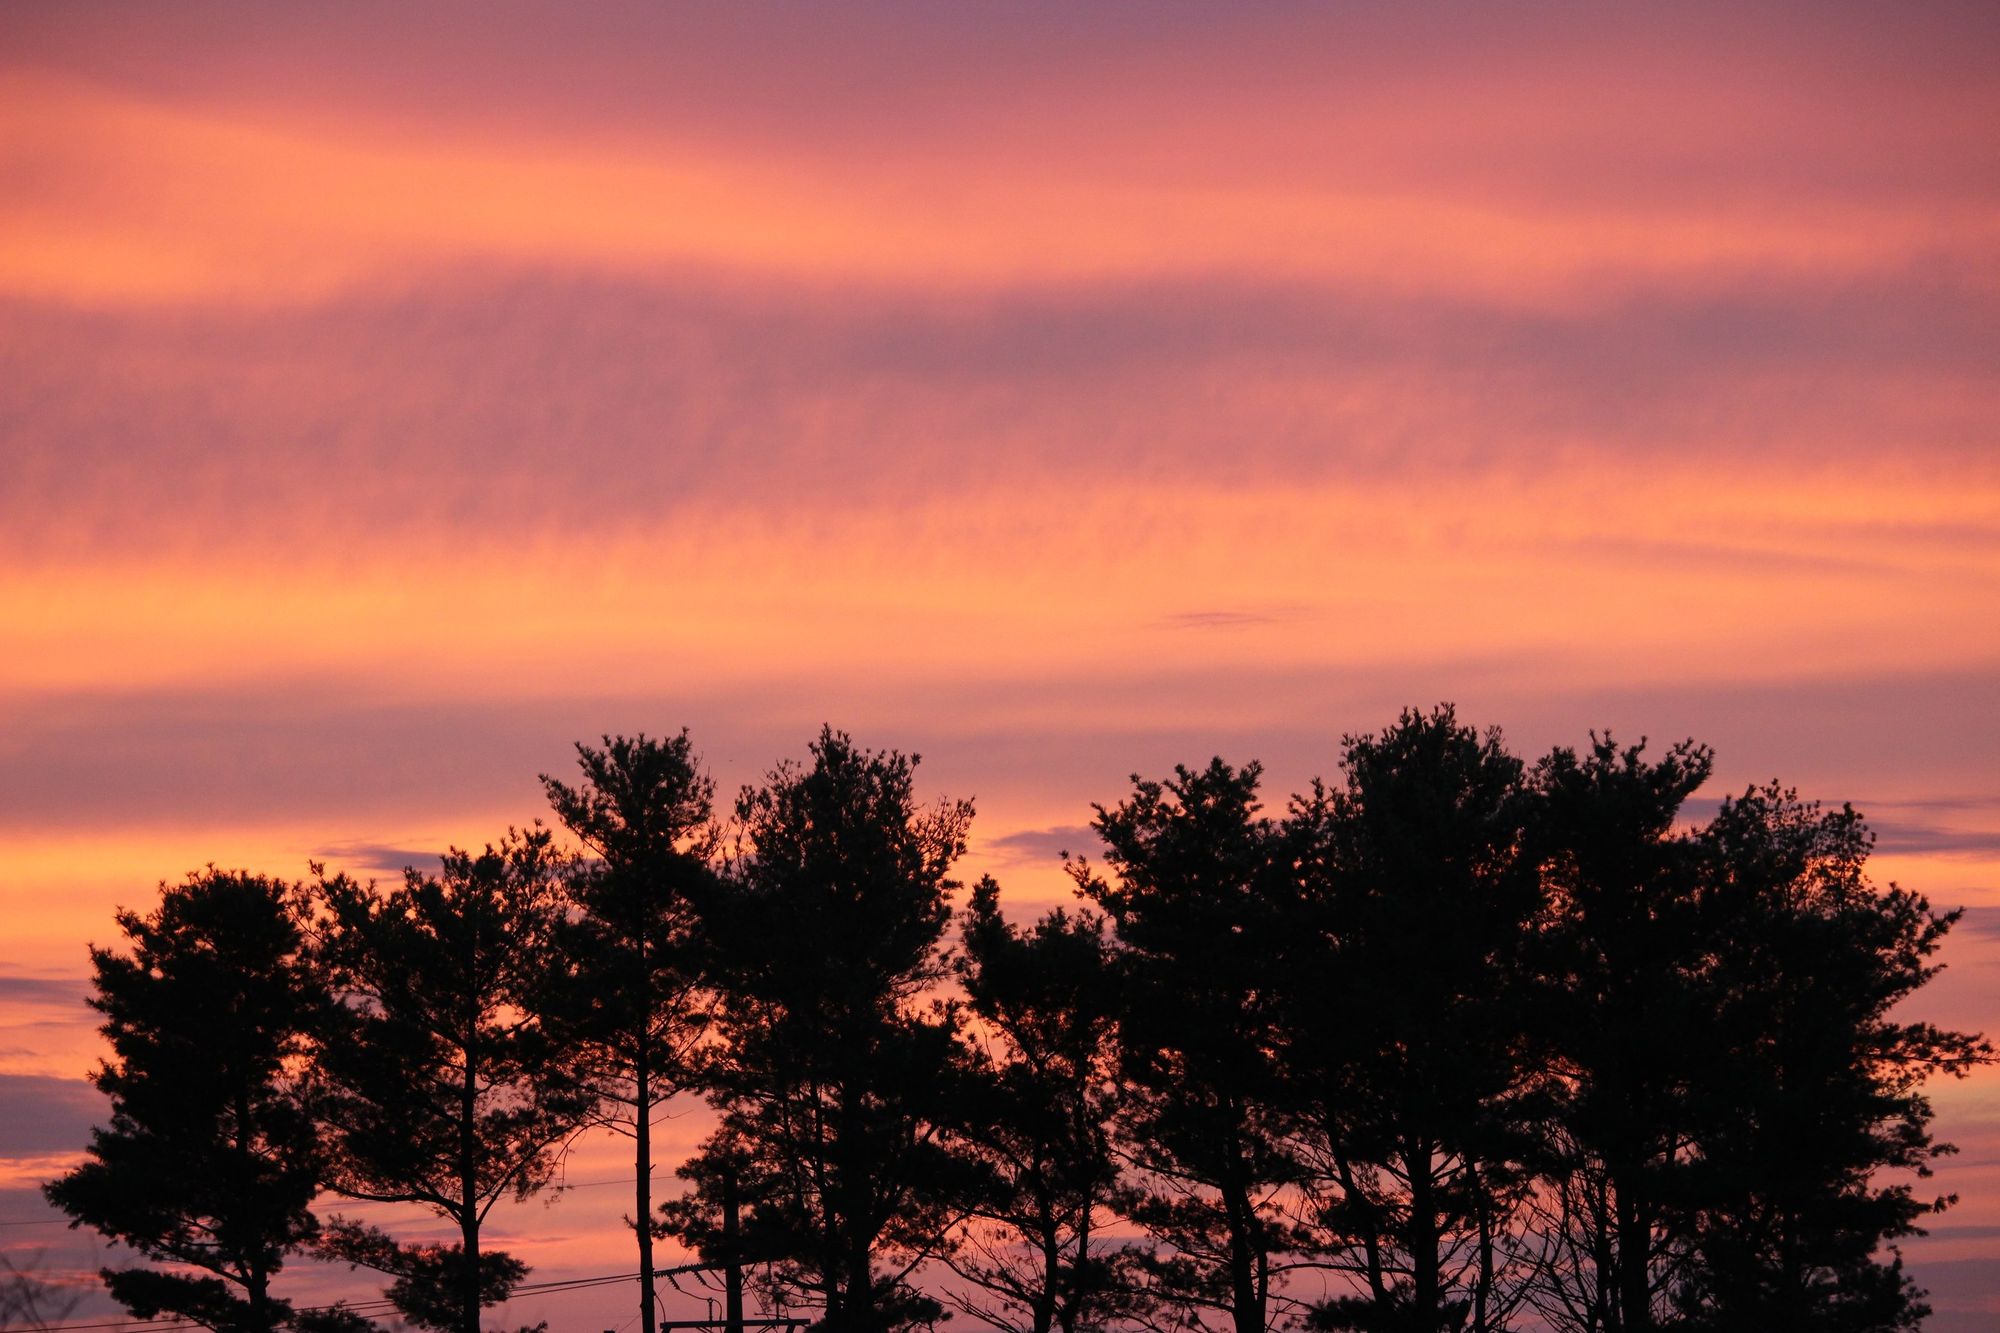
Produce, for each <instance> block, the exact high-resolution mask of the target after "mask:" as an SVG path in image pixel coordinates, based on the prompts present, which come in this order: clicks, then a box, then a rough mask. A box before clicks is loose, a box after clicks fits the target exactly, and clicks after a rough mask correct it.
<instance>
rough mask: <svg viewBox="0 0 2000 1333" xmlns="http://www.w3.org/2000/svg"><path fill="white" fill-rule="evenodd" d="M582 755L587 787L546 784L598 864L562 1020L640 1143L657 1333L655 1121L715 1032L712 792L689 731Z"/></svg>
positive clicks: (583, 749) (639, 1201) (642, 1300)
mask: <svg viewBox="0 0 2000 1333" xmlns="http://www.w3.org/2000/svg"><path fill="white" fill-rule="evenodd" d="M576 749H577V762H578V766H579V767H580V768H581V769H582V771H583V783H582V785H580V786H577V787H570V786H566V785H565V784H563V783H561V782H558V781H557V780H555V779H554V778H550V777H543V779H542V786H543V788H544V789H545V790H546V791H547V793H548V797H549V804H550V805H551V806H552V807H553V808H554V810H555V812H556V816H557V817H558V818H559V819H561V820H562V822H563V824H564V826H565V827H567V828H568V829H569V830H570V832H572V833H574V834H575V835H576V836H577V838H578V839H580V840H581V841H582V842H583V844H584V846H585V847H587V848H588V849H589V850H590V851H591V852H593V853H595V855H596V857H597V859H596V861H595V862H580V863H579V864H578V866H577V867H576V871H575V873H574V874H572V876H571V877H570V897H571V899H572V901H573V902H574V903H575V904H576V906H577V907H578V908H579V909H580V912H579V913H578V914H577V915H576V916H575V917H573V918H572V919H569V920H566V921H564V922H563V923H562V928H561V931H560V938H561V943H562V951H563V953H564V955H565V956H566V957H567V958H568V959H569V960H570V965H571V968H572V973H573V975H572V978H571V984H570V985H569V987H568V988H567V994H568V995H569V996H570V997H571V999H572V1000H573V1001H574V1002H573V1003H571V1004H569V1005H567V1006H565V1008H566V1013H565V1021H566V1023H567V1024H568V1027H569V1036H570V1040H571V1041H572V1042H573V1043H574V1044H575V1047H576V1049H575V1050H574V1052H573V1054H572V1058H573V1059H574V1060H576V1062H577V1064H578V1067H579V1069H580V1070H581V1071H582V1072H583V1073H585V1074H586V1076H588V1077H589V1078H590V1079H591V1080H592V1082H593V1083H594V1085H595V1086H596V1088H597V1090H598V1092H599V1093H600V1095H601V1096H602V1097H603V1098H604V1100H605V1102H606V1104H607V1105H609V1106H611V1107H613V1108H616V1111H615V1113H614V1114H613V1115H611V1116H609V1117H607V1123H610V1124H612V1125H613V1126H614V1127H619V1128H622V1129H623V1130H625V1131H626V1132H629V1133H630V1134H631V1136H632V1139H633V1185H634V1200H633V1213H632V1219H631V1221H632V1225H633V1227H634V1229H635V1230H636V1231H637V1233H638V1239H639V1312H640V1313H639V1317H640V1321H641V1327H642V1329H643V1333H654V1327H655V1320H656V1318H657V1315H656V1313H655V1296H654V1293H653V1230H654V1227H655V1222H654V1218H653V1189H652V1175H653V1152H652V1130H653V1120H654V1117H655V1115H656V1114H657V1113H658V1109H659V1108H660V1107H661V1106H662V1105H664V1104H665V1103H666V1102H667V1101H668V1099H670V1098H671V1097H672V1096H673V1095H674V1094H675V1093H677V1092H679V1091H681V1090H682V1088H683V1086H684V1084H685V1082H686V1066H687V1059H688V1055H689V1053H690V1051H691V1049H692V1046H693V1043H694V1042H695V1040H696V1039H697V1038H698V1037H699V1035H700V1034H701V1032H702V1031H703V1030H704V1027H705V1022H704V1020H705V1018H706V1014H705V1012H704V1009H703V1006H702V1004H701V1001H700V991H699V981H700V959H699V957H698V939H697V930H698V925H699V917H698V909H699V905H700V903H701V902H702V901H703V899H704V898H705V897H706V896H708V885H709V883H710V881H711V880H712V879H713V872H712V871H711V869H710V859H711V856H712V853H713V849H714V832H713V829H712V827H711V823H710V820H711V814H712V807H713V801H714V795H715V784H714V783H713V782H712V781H710V780H709V779H708V778H707V777H706V776H705V775H703V773H702V771H701V766H700V764H699V762H698V761H697V760H696V758H695V755H694V749H693V746H692V744H691V742H690V741H689V740H688V736H687V733H686V732H685V731H683V732H682V733H681V734H680V735H679V736H677V737H674V738H673V739H671V740H667V741H658V740H650V739H648V738H647V737H645V736H638V737H635V738H632V739H627V738H625V737H623V736H620V737H616V738H613V737H610V736H607V737H605V738H604V748H603V749H602V750H594V749H591V748H590V747H588V746H585V745H578V746H577V747H576Z"/></svg>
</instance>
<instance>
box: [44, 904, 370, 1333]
mask: <svg viewBox="0 0 2000 1333" xmlns="http://www.w3.org/2000/svg"><path fill="white" fill-rule="evenodd" d="M117 921H118V927H119V929H120V930H121V931H123V932H124V934H125V937H126V941H127V943H128V945H129V950H128V951H127V952H116V951H113V950H111V949H101V948H98V949H92V950H91V954H90V958H91V965H92V968H93V969H94V971H95V974H96V988H97V989H96V994H95V995H94V996H93V997H92V999H91V1002H90V1003H91V1006H92V1007H93V1008H94V1009H96V1010H97V1011H98V1012H99V1013H101V1014H103V1015H104V1026H103V1029H102V1030H103V1033H104V1036H105V1039H106V1040H107V1041H108V1042H109V1043H110V1046H111V1057H110V1059H108V1060H106V1061H105V1062H104V1064H103V1065H102V1066H100V1067H99V1069H98V1071H97V1074H96V1077H95V1080H94V1081H95V1082H96V1084H97V1086H98V1088H99V1089H100V1090H101V1091H103V1092H104V1093H105V1094H106V1095H107V1096H108V1097H109V1098H110V1099H111V1123H110V1125H109V1126H108V1127H106V1128H102V1129H97V1130H93V1131H92V1133H91V1143H90V1149H89V1155H88V1157H87V1158H86V1160H85V1161H84V1162H83V1163H82V1164H81V1165H80V1166H77V1167H76V1168H74V1169H73V1170H71V1171H70V1172H68V1173H67V1174H66V1175H64V1176H62V1177H61V1178H59V1179H57V1180H54V1181H52V1182H50V1183H49V1184H48V1185H47V1186H46V1187H45V1192H46V1193H47V1195H48V1198H49V1201H50V1202H51V1203H53V1204H54V1205H55V1206H56V1207H58V1208H60V1209H62V1210H63V1211H64V1212H66V1213H68V1214H69V1215H70V1217H71V1218H73V1219H75V1221H74V1223H73V1225H75V1224H82V1225H87V1226H90V1227H92V1228H94V1229H96V1230H97V1231H99V1232H101V1233H103V1234H104V1235H106V1236H109V1237H111V1238H112V1239H113V1240H116V1241H118V1242H119V1243H121V1244H123V1245H126V1246H128V1247H130V1248H131V1249H133V1250H135V1251H137V1252H138V1253H139V1254H141V1255H144V1256H145V1257H146V1258H148V1259H151V1260H153V1261H154V1262H155V1263H158V1264H165V1265H169V1267H165V1268H119V1269H107V1270H106V1271H105V1273H104V1280H105V1284H106V1285H107V1286H108V1287H109V1288H110V1290H111V1294H112V1296H113V1297H114V1298H116V1299H117V1301H118V1302H119V1304H121V1305H123V1306H124V1307H125V1308H126V1309H127V1310H129V1311H131V1312H132V1314H133V1315H135V1316H136V1317H138V1318H141V1319H153V1318H159V1317H169V1318H175V1319H186V1320H189V1321H191V1322H193V1323H195V1324H199V1325H200V1326H201V1327H203V1328H210V1329H215V1330H218V1333H268V1330H271V1329H275V1328H278V1327H280V1326H282V1325H284V1324H286V1323H287V1322H288V1321H289V1320H290V1318H291V1314H292V1312H291V1306H290V1304H289V1303H288V1302H286V1301H285V1300H283V1299H281V1298H280V1297H278V1296H276V1295H274V1294H273V1293H272V1291H271V1280H272V1278H273V1277H274V1276H275V1275H276V1274H277V1272H278V1270H279V1269H280V1268H281V1267H282V1266H283V1264H284V1261H285V1258H286V1256H287V1255H289V1254H290V1253H292V1252H293V1251H295V1250H297V1249H298V1248H299V1247H301V1246H303V1245H305V1244H307V1243H309V1242H311V1241H312V1240H313V1239H314V1237H315V1236H316V1235H317V1233H318V1229H319V1228H318V1224H317V1222H316V1220H315V1219H314V1217H313V1214H312V1212H311V1210H310V1204H311V1203H312V1200H313V1197H314V1194H315V1193H316V1191H317V1189H318V1182H319V1176H320V1169H321V1159H320V1152H319V1144H318V1135H317V1133H316V1130H315V1127H314V1125H313V1121H312V1118H311V1117H310V1115H309V1114H308V1113H307V1112H306V1110H305V1108H304V1107H303V1106H302V1105H301V1103H300V1100H299V1098H298V1097H297V1095H296V1088H295V1085H294V1077H293V1076H294V1074H295V1072H296V1069H297V1066H298V1063H299V1061H300V1060H301V1059H302V1058H303V1056H304V1055H305V1053H306V1051H307V1050H308V1049H309V1047H310V1045H311V1043H312V1041H313V1039H314V1037H315V1036H316V1035H317V1034H318V1033H319V1032H320V1031H321V1030H322V1028H323V1026H324V1024H325V1022H326V1019H327V1017H328V1015H329V1012H330V1010H331V1004H330V1001H329V999H328V996H327V991H326V987H325V985H324V984H323V982H322V980H321V978H320V976H319V974H318V973H317V972H316V971H315V969H314V967H313V965H312V963H311V961H310V958H309V956H308V953H307V950H306V940H305V936H304V934H303V932H302V929H301V913H300V898H299V892H298V890H297V889H296V888H295V887H294V886H292V885H288V884H285V883H284V882H282V881H279V880H272V879H266V878H263V877H262V876H257V875H250V874H246V873H242V872H231V871H219V870H216V869H215V868H214V867H212V866H211V867H210V868H209V869H207V870H205V871H201V872H199V873H197V874H193V875H190V876H188V878H187V881H186V883H184V884H178V885H173V886H167V885H162V886H161V893H160V905H159V907H158V908H157V909H155V910H154V911H153V912H151V913H148V914H146V915H144V916H142V915H140V914H139V913H137V912H132V911H121V912H119V913H118V916H117Z"/></svg>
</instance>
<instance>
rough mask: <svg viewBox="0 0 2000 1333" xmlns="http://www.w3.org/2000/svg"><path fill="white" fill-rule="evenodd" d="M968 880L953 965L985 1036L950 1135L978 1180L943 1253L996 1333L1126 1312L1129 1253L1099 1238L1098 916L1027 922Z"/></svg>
mask: <svg viewBox="0 0 2000 1333" xmlns="http://www.w3.org/2000/svg"><path fill="white" fill-rule="evenodd" d="M999 895H1000V890H999V886H998V885H997V884H996V883H994V881H993V880H992V879H991V878H987V879H983V880H981V881H980V882H979V884H978V885H976V886H975V887H974V889H973V893H972V899H971V902H970V903H969V904H968V907H967V910H966V912H965V915H964V922H963V928H962V939H963V950H962V953H961V954H960V957H959V959H958V966H957V972H958V976H959V979H960V981H961V982H962V983H963V985H964V987H965V992H966V996H967V1000H968V1003H969V1005H970V1007H971V1010H972V1013H973V1014H974V1015H975V1016H976V1020H977V1023H978V1026H979V1027H980V1028H981V1029H983V1031H984V1032H985V1033H986V1034H987V1047H986V1053H985V1055H984V1057H983V1058H982V1060H981V1061H980V1063H979V1065H978V1067H977V1069H976V1071H975V1072H976V1077H975V1079H974V1082H973V1085H972V1087H971V1089H970V1092H971V1098H970V1100H969V1104H968V1106H967V1109H966V1113H965V1114H964V1116H963V1117H962V1118H961V1121H960V1126H959V1138H960V1140H961V1142H963V1143H964V1144H965V1145H966V1150H967V1151H968V1152H969V1153H970V1155H971V1156H972V1158H973V1160H974V1161H975V1162H976V1163H977V1164H978V1165H980V1166H981V1167H984V1168H985V1170H986V1179H987V1180H988V1181H989V1182H990V1187H989V1188H988V1189H986V1190H984V1191H982V1192H981V1193H980V1194H979V1195H978V1196H977V1198H976V1201H975V1202H974V1203H973V1205H972V1211H973V1217H972V1218H971V1219H969V1221H968V1223H967V1225H966V1226H965V1228H964V1229H963V1231H962V1232H961V1236H960V1243H959V1244H958V1245H957V1246H956V1247H955V1249H954V1250H953V1252H952V1253H951V1255H950V1256H949V1260H948V1262H949V1263H950V1265H951V1268H952V1271H953V1272H955V1273H956V1274H958V1276H959V1277H961V1278H963V1279H965V1280H966V1281H968V1282H970V1283H971V1284H972V1285H973V1287H974V1288H975V1289H976V1290H978V1291H979V1292H981V1293H983V1296H984V1298H983V1299H981V1298H977V1297H967V1298H965V1299H961V1300H959V1301H958V1302H957V1303H958V1304H959V1307H960V1308H961V1309H963V1310H965V1311H966V1312H968V1313H970V1314H972V1315H974V1316H975V1317H977V1318H979V1319H980V1320H981V1321H983V1322H985V1323H987V1324H988V1325H990V1326H992V1327H993V1328H995V1329H998V1330H1001V1333H1051V1330H1060V1331H1061V1333H1078V1331H1079V1330H1088V1329H1098V1328H1102V1327H1103V1326H1104V1324H1105V1323H1106V1321H1107V1320H1108V1319H1110V1318H1111V1317H1113V1316H1115V1315H1118V1314H1122V1313H1126V1312H1128V1307H1129V1304H1130V1301H1129V1295H1128V1292H1129V1286H1130V1283H1129V1279H1128V1278H1127V1277H1126V1275H1125V1273H1124V1272H1123V1269H1124V1268H1125V1267H1126V1262H1125V1261H1126V1260H1127V1259H1128V1258H1129V1256H1128V1255H1126V1254H1125V1252H1124V1250H1123V1249H1122V1247H1116V1246H1113V1245H1110V1244H1109V1243H1108V1242H1107V1241H1106V1240H1104V1239H1103V1238H1102V1237H1101V1236H1100V1235H1099V1228H1100V1226H1101V1225H1103V1223H1104V1220H1105V1219H1104V1217H1103V1216H1102V1214H1104V1212H1105V1210H1106V1209H1107V1208H1108V1206H1109V1204H1110V1200H1111V1196H1112V1193H1113V1190H1114V1187H1115V1186H1116V1184H1117V1180H1118V1161H1117V1158H1116V1156H1115V1155H1114V1153H1113V1151H1112V1146H1111V1139H1110V1134H1109V1122H1110V1120H1111V1119H1112V1117H1113V1116H1114V1115H1115V1113H1116V1111H1117V1104H1118V1096H1117V1082H1116V1080H1117V1055H1118V1048H1117V1039H1116V1038H1117V1023H1118V1014H1119V1010H1120V1006H1121V1002H1122V989H1121V987H1120V985H1119V979H1118V972H1117V969H1116V966H1115V965H1114V963H1113V962H1112V959H1111V955H1110V952H1109V949H1108V947H1107V944H1106V941H1105V938H1104V922H1103V919H1102V918H1100V917H1098V916H1096V915H1094V914H1091V913H1088V912H1081V913H1072V912H1070V911H1069V910H1067V909H1065V908H1060V907H1058V908H1055V909H1054V910H1052V911H1050V912H1048V913H1046V914H1044V915H1043V916H1042V917H1041V918H1040V919H1039V920H1038V921H1036V922H1035V923H1034V925H1033V926H1032V927H1030V928H1028V929H1025V930H1024V929H1021V928H1018V927H1016V926H1014V925H1012V924H1010V923H1009V922H1008V921H1007V919H1006V918H1005V917H1003V916H1002V915H1001V913H1000V901H999Z"/></svg>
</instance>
